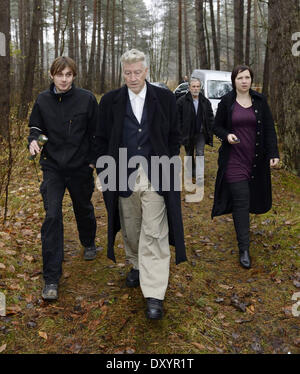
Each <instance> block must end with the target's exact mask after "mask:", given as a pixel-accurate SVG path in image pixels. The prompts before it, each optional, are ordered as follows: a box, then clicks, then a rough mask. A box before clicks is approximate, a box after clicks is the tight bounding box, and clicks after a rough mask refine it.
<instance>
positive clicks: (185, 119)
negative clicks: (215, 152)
mask: <svg viewBox="0 0 300 374" xmlns="http://www.w3.org/2000/svg"><path fill="white" fill-rule="evenodd" d="M177 108H178V115H179V123H180V126H181V133H182V144H183V145H184V146H185V151H186V155H187V156H189V157H191V158H192V160H188V162H187V163H186V165H185V166H186V168H187V170H186V171H185V176H186V177H187V178H186V179H187V180H186V181H185V188H186V190H187V191H189V192H192V189H193V185H192V177H193V175H194V176H195V177H196V194H195V195H187V196H186V201H188V202H192V201H193V198H194V201H195V202H196V201H197V202H199V201H201V200H202V199H203V195H204V147H205V144H208V145H210V146H212V145H213V133H212V125H213V122H214V115H213V111H212V108H211V103H210V101H209V100H208V99H207V98H206V97H204V95H203V94H202V93H201V82H200V80H199V79H198V78H191V80H190V84H189V92H188V93H187V94H185V95H184V96H182V97H180V98H179V99H178V101H177ZM195 151H196V152H195ZM195 153H196V161H195V158H194V154H195ZM190 161H192V162H190ZM191 166H192V168H191Z"/></svg>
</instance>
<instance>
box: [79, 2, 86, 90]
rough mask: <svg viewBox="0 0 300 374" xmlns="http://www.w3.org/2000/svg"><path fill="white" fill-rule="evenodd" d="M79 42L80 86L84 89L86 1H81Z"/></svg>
mask: <svg viewBox="0 0 300 374" xmlns="http://www.w3.org/2000/svg"><path fill="white" fill-rule="evenodd" d="M80 6H81V13H80V15H81V17H80V26H81V40H80V54H81V85H82V86H83V87H86V81H87V56H86V23H85V20H86V0H81V3H80Z"/></svg>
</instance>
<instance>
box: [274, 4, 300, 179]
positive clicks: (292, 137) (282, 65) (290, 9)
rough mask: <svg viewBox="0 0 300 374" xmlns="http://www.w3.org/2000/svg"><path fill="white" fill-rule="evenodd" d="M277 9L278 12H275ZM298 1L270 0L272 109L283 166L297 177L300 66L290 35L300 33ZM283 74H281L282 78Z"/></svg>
mask: <svg viewBox="0 0 300 374" xmlns="http://www.w3.org/2000/svg"><path fill="white" fill-rule="evenodd" d="M278 9H280V12H279V11H278ZM299 10H300V7H299V1H298V0H285V1H283V0H269V17H270V20H269V22H270V23H269V24H270V33H269V38H270V40H269V42H270V44H269V47H270V50H269V53H270V61H272V63H271V66H270V68H271V72H270V76H272V77H276V79H272V80H271V81H277V85H276V86H275V87H274V86H272V89H271V90H270V92H272V97H271V98H270V99H271V100H272V108H273V114H274V116H275V120H276V122H277V128H278V134H279V139H280V141H281V142H282V150H283V155H284V159H283V162H284V164H285V165H286V166H287V167H288V168H289V169H290V170H291V171H293V172H294V173H295V174H297V175H298V176H300V148H299V144H300V126H299V118H300V99H299V91H300V64H299V56H297V54H295V53H293V43H294V42H293V40H292V35H293V34H294V33H296V32H299V30H300V13H299ZM283 72H284V74H283Z"/></svg>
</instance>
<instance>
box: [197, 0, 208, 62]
mask: <svg viewBox="0 0 300 374" xmlns="http://www.w3.org/2000/svg"><path fill="white" fill-rule="evenodd" d="M195 10H196V36H197V45H198V51H199V54H200V67H201V69H209V63H208V58H207V50H206V44H205V33H204V17H203V0H195Z"/></svg>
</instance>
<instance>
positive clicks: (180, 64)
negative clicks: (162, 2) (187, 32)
mask: <svg viewBox="0 0 300 374" xmlns="http://www.w3.org/2000/svg"><path fill="white" fill-rule="evenodd" d="M182 78H183V76H182V0H178V83H180V82H181V80H182Z"/></svg>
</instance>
